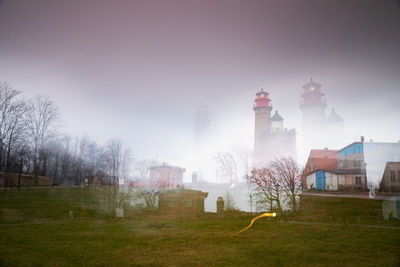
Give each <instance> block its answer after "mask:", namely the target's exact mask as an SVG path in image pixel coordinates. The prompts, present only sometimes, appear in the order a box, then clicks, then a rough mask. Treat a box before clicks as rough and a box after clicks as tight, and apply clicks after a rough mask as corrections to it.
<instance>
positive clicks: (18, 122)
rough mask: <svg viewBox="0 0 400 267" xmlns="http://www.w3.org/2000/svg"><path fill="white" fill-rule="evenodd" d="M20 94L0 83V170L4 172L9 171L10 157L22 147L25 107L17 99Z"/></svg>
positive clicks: (7, 85) (22, 102)
mask: <svg viewBox="0 0 400 267" xmlns="http://www.w3.org/2000/svg"><path fill="white" fill-rule="evenodd" d="M20 93H21V92H19V91H17V90H15V89H13V88H12V87H11V86H10V85H9V84H7V83H0V169H1V170H3V168H4V167H5V170H6V172H8V171H9V169H10V165H11V157H12V155H13V154H17V150H18V147H22V146H23V144H22V136H23V134H24V123H23V116H24V114H25V112H26V105H25V103H24V101H22V100H20V99H18V96H19V95H20ZM19 150H21V148H20V149H19Z"/></svg>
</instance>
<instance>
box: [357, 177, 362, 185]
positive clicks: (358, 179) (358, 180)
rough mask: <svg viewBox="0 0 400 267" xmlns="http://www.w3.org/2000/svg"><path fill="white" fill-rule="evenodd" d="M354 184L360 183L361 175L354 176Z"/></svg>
mask: <svg viewBox="0 0 400 267" xmlns="http://www.w3.org/2000/svg"><path fill="white" fill-rule="evenodd" d="M356 184H361V176H356Z"/></svg>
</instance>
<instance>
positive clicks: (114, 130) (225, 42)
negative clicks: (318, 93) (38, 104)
mask: <svg viewBox="0 0 400 267" xmlns="http://www.w3.org/2000/svg"><path fill="white" fill-rule="evenodd" d="M399 29H400V5H399V2H398V1H395V0H392V1H390V0H387V1H375V0H371V1H367V0H358V1H317V0H307V1H306V0H301V1H282V0H279V1H278V0H276V1H264V0H260V1H254V0H252V1H234V0H230V1H222V0H209V1H187V0H180V1H179V0H169V1H99V0H96V1H95V0H92V1H89V0H88V1H78V0H76V1H56V2H55V1H51V0H36V1H30V0H26V1H22V0H3V1H2V2H0V81H5V82H8V83H9V84H11V85H12V86H13V87H14V88H16V89H18V90H21V91H24V93H25V94H26V95H27V96H34V95H36V94H45V95H48V96H50V97H51V98H52V99H53V100H54V101H55V102H56V103H57V105H58V106H59V108H60V111H61V113H62V117H63V121H64V129H65V132H67V133H70V134H71V135H75V136H83V135H87V136H89V137H91V138H92V139H94V140H96V141H98V142H103V141H104V140H106V139H107V138H109V137H110V136H115V137H119V138H121V139H122V140H123V141H125V142H126V143H127V144H128V145H129V146H130V147H131V148H132V152H133V154H134V156H135V158H137V159H141V158H154V159H156V160H158V161H161V162H163V161H165V162H168V163H170V164H173V165H179V166H182V167H184V168H188V171H187V172H186V173H185V180H188V179H189V177H190V175H191V173H190V172H189V170H190V168H195V165H196V163H197V162H196V158H195V157H193V150H192V143H193V118H194V112H195V110H196V106H197V105H198V104H200V103H205V104H207V106H208V109H209V112H210V119H211V138H212V139H211V140H212V141H210V143H209V144H206V146H209V147H210V151H212V153H214V152H215V153H216V152H218V151H225V150H228V149H230V148H231V147H234V146H238V145H242V146H248V147H250V148H252V146H253V138H254V111H253V110H252V105H253V101H254V97H255V93H256V92H257V90H259V89H260V88H264V90H265V91H267V92H269V93H270V98H271V102H272V105H273V107H274V110H275V109H276V110H278V111H279V113H280V114H281V115H282V117H283V118H284V119H285V121H284V123H285V127H286V128H296V130H297V132H298V136H297V144H298V149H299V157H300V158H299V159H300V161H301V162H304V160H305V156H306V154H307V152H305V151H303V150H302V121H301V118H302V116H301V115H302V113H301V110H300V108H299V101H300V98H301V92H302V86H303V85H304V84H306V83H307V82H308V81H309V80H310V78H311V77H312V78H313V79H314V80H315V81H316V82H318V83H320V84H322V88H321V89H322V90H323V92H324V93H325V97H326V99H327V104H328V107H327V109H326V115H328V114H329V113H330V110H331V108H335V110H336V112H337V113H338V114H339V115H340V116H341V117H342V118H343V119H344V124H345V132H346V139H344V140H340V141H339V144H340V142H341V143H342V146H345V145H347V144H349V143H350V142H352V141H358V140H359V137H360V136H361V135H364V136H365V138H366V140H369V139H373V140H375V141H382V142H397V141H398V140H400V126H399V115H400V107H399V99H400V75H399V74H400V49H399V47H400V34H399ZM337 145H338V144H331V143H327V144H326V145H324V147H329V148H336V149H338V148H341V147H333V146H337ZM316 148H320V147H316ZM212 153H211V154H212ZM212 161H213V158H211V159H210V164H212ZM207 179H208V180H212V181H214V180H215V179H214V177H207Z"/></svg>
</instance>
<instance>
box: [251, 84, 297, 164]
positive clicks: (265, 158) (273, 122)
mask: <svg viewBox="0 0 400 267" xmlns="http://www.w3.org/2000/svg"><path fill="white" fill-rule="evenodd" d="M268 96H269V94H268V93H267V92H264V90H263V89H261V91H259V92H258V93H257V94H256V99H255V100H254V102H255V104H254V106H253V110H254V113H255V129H254V167H256V168H259V167H264V166H266V165H267V164H268V163H270V161H272V160H275V159H276V158H279V157H292V158H293V159H295V160H296V157H297V152H296V130H295V129H286V128H284V125H283V121H284V119H283V117H282V116H281V115H279V113H278V111H275V114H274V116H272V117H271V110H272V105H271V103H270V102H271V99H270V98H269V97H268Z"/></svg>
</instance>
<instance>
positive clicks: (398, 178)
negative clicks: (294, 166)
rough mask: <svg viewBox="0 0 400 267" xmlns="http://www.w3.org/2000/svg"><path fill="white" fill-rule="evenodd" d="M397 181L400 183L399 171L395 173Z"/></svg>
mask: <svg viewBox="0 0 400 267" xmlns="http://www.w3.org/2000/svg"><path fill="white" fill-rule="evenodd" d="M397 181H399V182H400V171H398V172H397Z"/></svg>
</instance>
